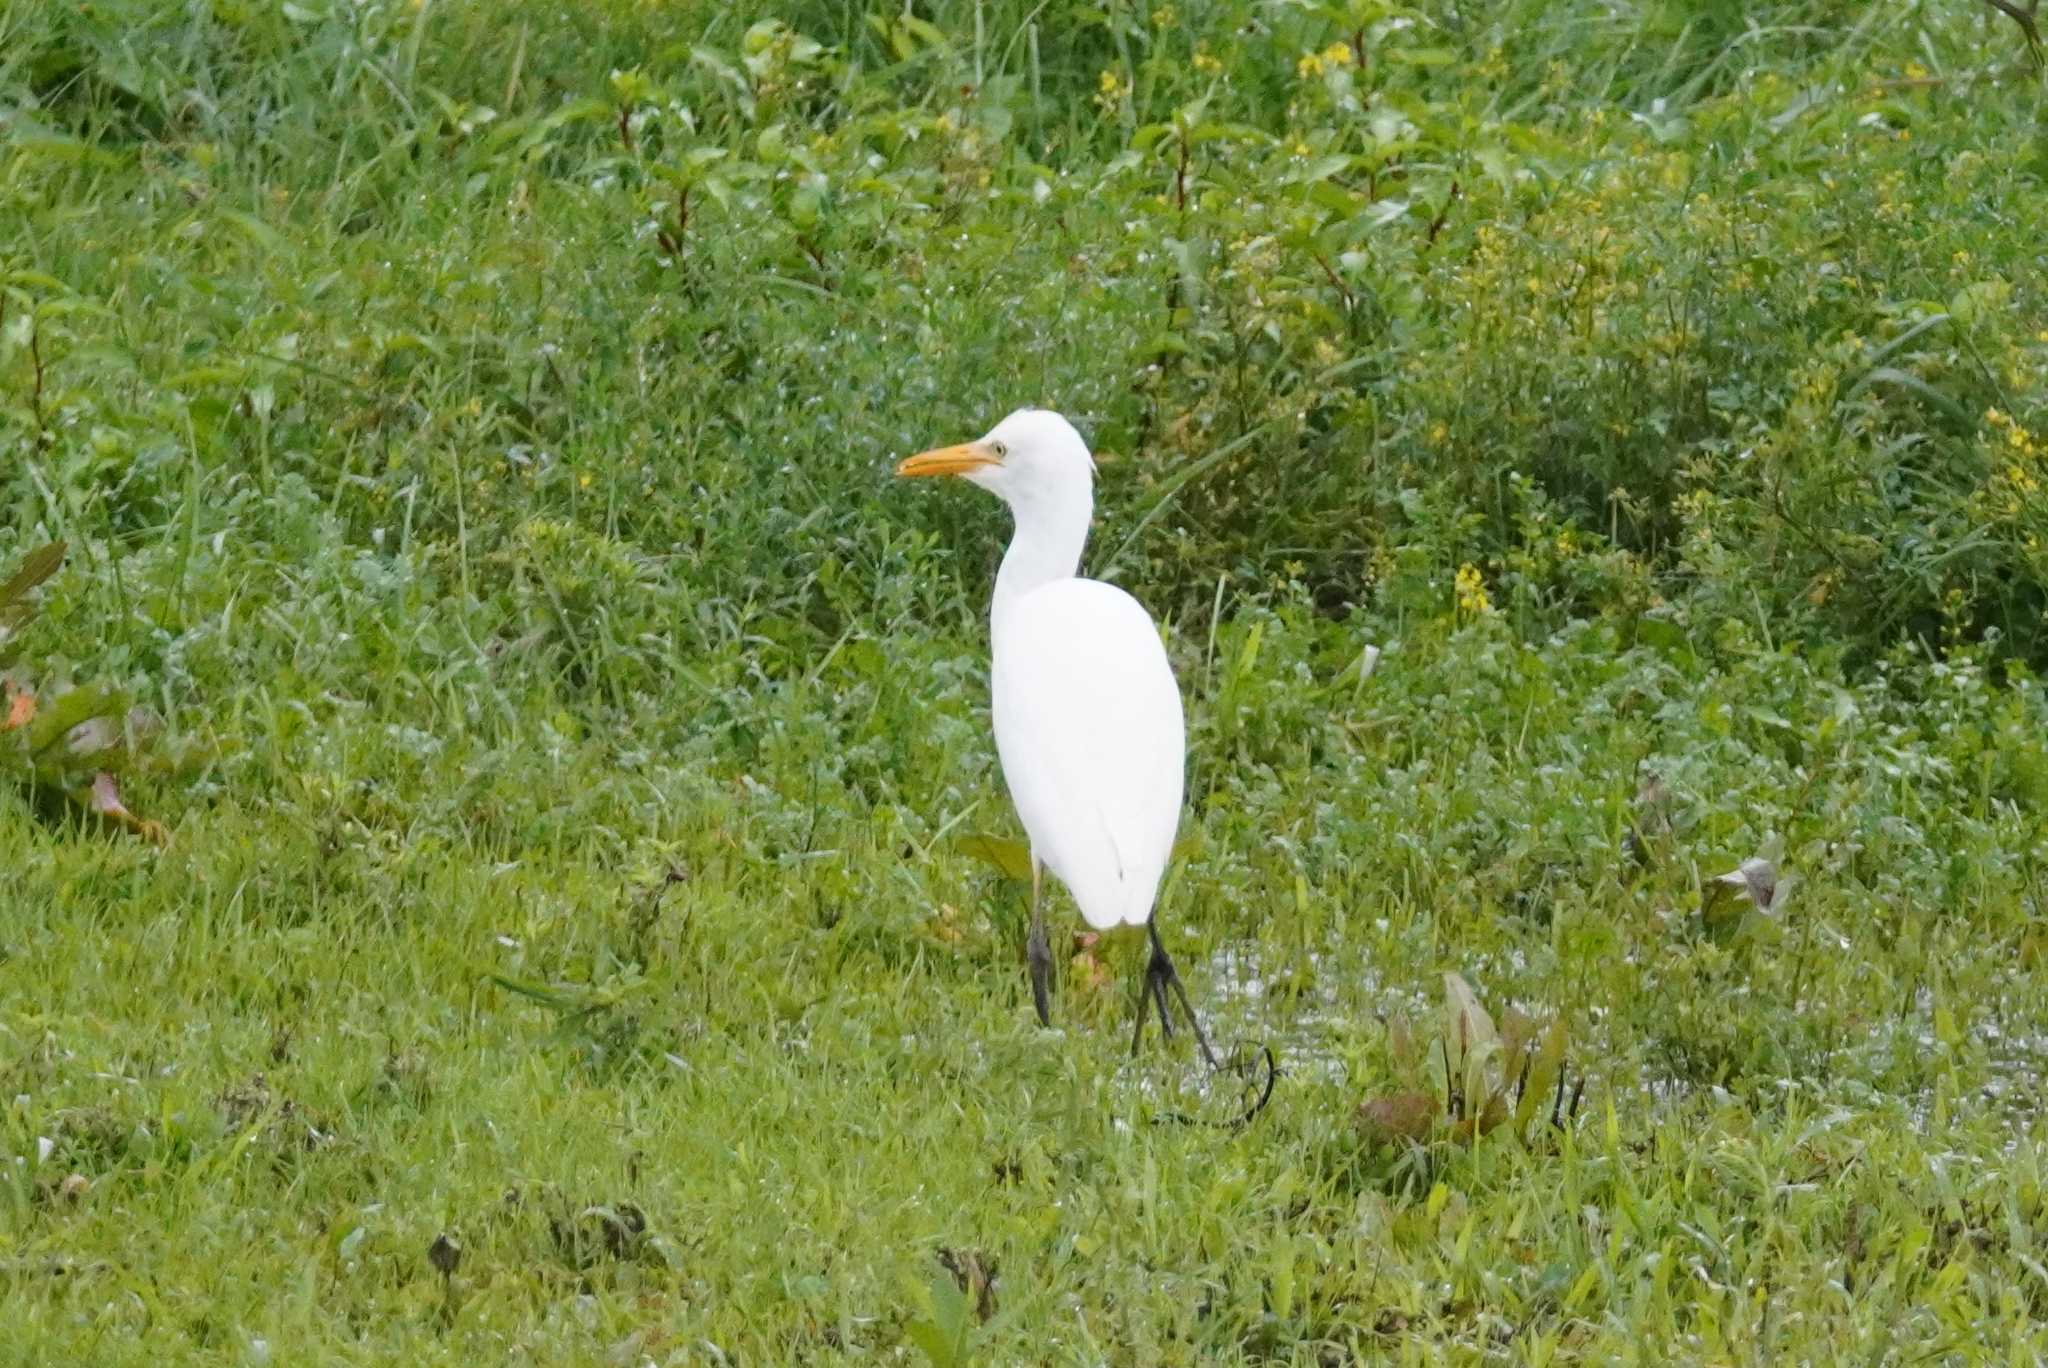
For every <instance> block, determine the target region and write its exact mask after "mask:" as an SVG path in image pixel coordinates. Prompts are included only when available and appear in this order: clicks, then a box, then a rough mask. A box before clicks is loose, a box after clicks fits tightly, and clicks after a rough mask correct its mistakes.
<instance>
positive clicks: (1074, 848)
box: [992, 579, 1187, 928]
mask: <svg viewBox="0 0 2048 1368" xmlns="http://www.w3.org/2000/svg"><path fill="white" fill-rule="evenodd" d="M994 645H995V652H994V654H995V665H994V670H993V680H992V693H993V711H994V716H995V732H996V749H997V751H998V753H999V754H1000V755H1001V756H1002V762H1003V778H1004V780H1005V781H1006V782H1007V784H1008V786H1009V789H1010V797H1011V800H1012V801H1013V802H1014V803H1015V804H1016V805H1017V815H1018V816H1019V818H1021V819H1022V821H1023V823H1024V830H1025V831H1026V833H1028V834H1029V836H1030V838H1031V849H1032V852H1033V854H1034V855H1036V856H1037V858H1038V859H1040V860H1042V861H1043V862H1044V863H1045V864H1046V865H1048V866H1049V867H1050V868H1051V869H1052V871H1053V873H1054V874H1056V875H1058V876H1059V878H1060V881H1061V882H1062V883H1064V884H1066V885H1067V887H1068V889H1069V890H1070V891H1071V892H1072V893H1073V895H1074V901H1075V902H1077V903H1078V904H1079V905H1080V908H1081V915H1082V916H1084V917H1085V918H1087V920H1088V923H1089V924H1090V925H1091V926H1095V927H1099V928H1106V927H1111V926H1116V925H1118V924H1120V923H1121V924H1128V925H1133V926H1135V925H1141V924H1143V923H1144V922H1145V921H1146V919H1147V918H1149V917H1150V916H1151V914H1152V903H1153V899H1154V898H1155V897H1156V896H1157V894H1158V890H1159V880H1160V877H1161V876H1162V875H1163V874H1164V873H1165V871H1166V863H1167V859H1168V858H1169V856H1170V855H1171V854H1172V851H1173V835H1174V830H1175V828H1176V827H1177V826H1178V825H1179V823H1180V801H1181V785H1182V782H1183V770H1184V764H1185V759H1186V748H1187V737H1186V731H1185V728H1184V726H1183V722H1182V717H1181V701H1180V689H1179V688H1178V686H1176V684H1175V683H1174V679H1173V669H1172V667H1171V666H1170V665H1169V664H1168V663H1167V659H1166V651H1165V648H1164V647H1162V646H1161V645H1160V641H1159V630H1158V628H1157V627H1155V626H1154V625H1153V622H1152V619H1151V617H1150V616H1148V615H1147V614H1146V612H1145V610H1144V609H1143V608H1142V607H1140V606H1139V605H1138V602H1137V600H1135V599H1133V598H1132V597H1131V596H1130V595H1129V594H1126V593H1125V592H1124V591H1123V590H1121V589H1118V588H1116V587H1115V586H1113V585H1108V584H1104V583H1102V582H1100V581H1098V580H1085V579H1069V580H1059V581H1056V582H1054V583H1052V584H1048V585H1045V586H1043V587H1042V588H1038V589H1034V590H1032V591H1031V592H1030V593H1028V594H1026V595H1024V596H1023V597H1022V598H1021V599H1020V600H1018V601H1017V602H1016V603H1014V604H1012V605H1009V607H1008V609H1007V611H1005V612H1004V613H1003V614H1002V621H1001V623H1000V624H999V626H998V628H997V631H996V636H995V643H994Z"/></svg>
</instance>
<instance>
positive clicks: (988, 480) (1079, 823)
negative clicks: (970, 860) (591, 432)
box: [896, 409, 1271, 1089]
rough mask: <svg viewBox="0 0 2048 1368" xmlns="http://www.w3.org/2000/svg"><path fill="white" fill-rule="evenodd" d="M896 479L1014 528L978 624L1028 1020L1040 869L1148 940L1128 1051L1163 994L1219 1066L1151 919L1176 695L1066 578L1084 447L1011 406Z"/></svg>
mask: <svg viewBox="0 0 2048 1368" xmlns="http://www.w3.org/2000/svg"><path fill="white" fill-rule="evenodd" d="M896 473H897V474H898V475H907V476H919V475H957V476H960V477H961V478H963V479H966V480H968V481H970V482H972V483H974V484H977V485H980V486H981V487H982V488H983V489H986V490H988V491H989V492H990V493H992V494H994V495H996V496H997V497H998V498H1000V499H1002V500H1003V502H1004V503H1007V504H1008V505H1009V506H1010V514H1011V517H1012V518H1013V520H1014V522H1015V524H1016V532H1015V535H1014V536H1013V538H1012V539H1011V541H1010V549H1009V551H1008V552H1007V553H1006V554H1005V555H1004V556H1003V564H1002V568H1001V570H1000V571H998V572H997V574H996V589H995V603H994V605H993V607H992V609H991V611H990V628H989V637H990V644H991V646H992V649H993V654H994V663H993V667H992V669H991V671H990V693H991V703H992V712H993V715H994V719H995V733H996V752H997V754H998V755H999V756H1000V757H1001V759H1002V765H1003V779H1004V781H1005V782H1006V783H1007V784H1008V786H1009V790H1010V798H1011V801H1012V802H1014V803H1015V804H1016V807H1017V815H1018V817H1019V818H1021V819H1022V820H1023V823H1024V830H1025V833H1026V834H1027V835H1028V836H1029V837H1030V838H1031V935H1030V939H1029V940H1028V941H1027V942H1026V955H1027V958H1028V959H1029V962H1030V966H1031V996H1032V1000H1033V1002H1034V1003H1035V1004H1036V1006H1037V1008H1038V1019H1039V1021H1040V1022H1041V1023H1043V1024H1046V1025H1050V1024H1051V1014H1050V1011H1049V1010H1048V1007H1047V994H1046V975H1047V971H1048V970H1049V969H1050V967H1051V964H1052V956H1051V953H1050V952H1049V951H1048V950H1047V948H1046V939H1045V910H1044V907H1043V905H1042V902H1041V898H1040V893H1041V890H1042V884H1043V877H1042V872H1041V871H1042V870H1043V868H1044V867H1045V866H1048V865H1049V866H1051V868H1052V872H1053V873H1054V874H1056V875H1058V876H1059V879H1060V882H1062V883H1064V884H1065V885H1066V886H1067V888H1068V890H1069V891H1070V892H1071V893H1072V894H1073V895H1074V901H1075V902H1076V903H1078V904H1079V905H1080V908H1081V915H1082V916H1083V917H1085V918H1087V920H1088V924H1089V925H1090V926H1093V927H1095V928H1096V929H1097V930H1108V929H1110V928H1113V927H1117V926H1144V927H1146V928H1147V930H1148V931H1149V933H1150V938H1151V943H1152V954H1151V959H1150V961H1149V962H1148V963H1147V965H1146V969H1145V991H1144V995H1143V996H1142V997H1141V998H1140V999H1139V1001H1138V1020H1137V1026H1136V1029H1135V1030H1134V1031H1133V1032H1132V1034H1131V1049H1132V1051H1133V1052H1134V1053H1135V1052H1136V1050H1137V1048H1138V1045H1139V1043H1140V1042H1141V1041H1142V1040H1143V1039H1144V1034H1145V1018H1146V1015H1147V1008H1148V1004H1149V1005H1150V1006H1154V1007H1157V1009H1158V1012H1159V1024H1160V1029H1161V1032H1162V1034H1164V1035H1167V1036H1171V1035H1172V1034H1173V1021H1172V1018H1171V1016H1170V1014H1169V1012H1168V1010H1167V1009H1168V997H1167V994H1168V993H1169V991H1170V992H1171V993H1172V994H1173V996H1174V998H1175V999H1177V1000H1178V1001H1179V1003H1180V1006H1181V1010H1182V1011H1183V1012H1185V1013H1186V1015H1187V1019H1188V1025H1189V1027H1190V1028H1191V1029H1192V1030H1193V1032H1194V1036H1195V1040H1196V1042H1197V1043H1198V1044H1199V1045H1200V1046H1201V1048H1202V1057H1203V1058H1204V1059H1206V1060H1208V1061H1209V1064H1210V1065H1211V1067H1220V1066H1218V1065H1217V1063H1216V1056H1215V1053H1214V1052H1213V1051H1212V1050H1210V1048H1209V1041H1208V1038H1207V1037H1206V1036H1205V1035H1203V1034H1202V1027H1201V1023H1200V1022H1199V1021H1197V1020H1196V1018H1195V1012H1194V1008H1193V1006H1191V1005H1190V1004H1189V1002H1188V995H1187V990H1186V989H1185V988H1183V987H1182V986H1181V981H1180V975H1179V973H1178V972H1176V971H1175V969H1174V967H1173V959H1172V957H1171V956H1170V955H1168V954H1167V953H1166V945H1165V943H1164V942H1162V941H1161V940H1160V938H1159V924H1158V921H1157V919H1156V918H1155V917H1154V915H1153V903H1154V900H1155V899H1156V898H1157V896H1158V892H1159V880H1160V878H1161V876H1162V875H1164V874H1165V872H1166V863H1167V860H1168V858H1169V857H1170V856H1171V854H1172V852H1173V836H1174V831H1175V829H1176V828H1177V827H1178V826H1179V825H1180V803H1181V787H1182V782H1183V771H1184V765H1185V760H1186V749H1187V734H1186V729H1185V727H1184V725H1183V722H1182V718H1181V703H1180V689H1179V687H1178V686H1177V685H1176V684H1175V683H1174V678H1173V667H1172V666H1171V665H1169V664H1168V663H1167V660H1166V650H1165V648H1164V647H1163V646H1161V644H1160V641H1159V629H1158V628H1157V627H1156V626H1154V625H1153V622H1152V619H1151V617H1150V616H1149V615H1148V614H1147V613H1146V612H1145V610H1144V609H1143V608H1142V607H1140V606H1139V604H1138V601H1137V600H1136V599H1134V598H1132V597H1131V596H1130V595H1129V594H1127V593H1125V592H1124V591H1123V590H1121V589H1119V588H1117V587H1116V586H1114V585H1110V584H1104V583H1103V582H1102V581H1100V580H1091V579H1082V578H1081V577H1080V576H1079V574H1078V571H1079V569H1080V563H1081V548H1082V546H1083V544H1084V543H1085V542H1086V541H1087V540H1088V522H1089V519H1090V517H1091V516H1093V513H1094V508H1095V495H1094V475H1095V461H1094V458H1093V457H1092V456H1090V455H1089V452H1088V445H1087V443H1086V442H1084V441H1083V440H1082V439H1081V434H1080V433H1078V432H1076V431H1075V430H1074V426H1073V424H1071V423H1069V422H1068V421H1067V420H1066V419H1065V418H1062V417H1061V416H1060V415H1059V414H1057V413H1051V412H1048V411H1046V410H1043V409H1019V410H1018V411H1017V412H1015V413H1013V414H1011V415H1010V416H1009V417H1007V418H1005V419H1003V421H1002V422H1000V423H998V424H996V426H995V427H994V428H993V429H991V430H990V431H989V433H988V435H987V436H985V437H983V438H982V439H981V440H979V441H975V442H966V443H963V444H961V445H959V446H949V447H941V448H938V449H937V450H934V451H927V452H924V453H923V454H921V455H917V456H912V457H910V458H909V459H907V460H905V461H904V462H902V463H901V464H900V465H898V466H897V467H896ZM1270 1086H1271V1084H1270V1081H1269V1083H1268V1088H1269V1089H1270Z"/></svg>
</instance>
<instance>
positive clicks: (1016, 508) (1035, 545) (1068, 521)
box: [989, 465, 1095, 640]
mask: <svg viewBox="0 0 2048 1368" xmlns="http://www.w3.org/2000/svg"><path fill="white" fill-rule="evenodd" d="M1060 475H1061V476H1062V477H1063V478H1059V479H1052V480H1047V481H1044V482H1043V483H1038V484H1032V485H1029V486H1022V485H1013V486H1010V487H1008V488H1006V489H1003V490H1001V491H1000V492H1001V494H1002V495H1003V498H1004V501H1005V502H1006V503H1008V504H1009V505H1010V517H1011V518H1012V520H1013V521H1014V522H1015V524H1016V530H1015V532H1014V533H1013V534H1012V535H1011V538H1010V549H1009V550H1008V551H1006V552H1004V553H1003V565H1002V568H1001V569H1000V570H998V571H997V572H996V592H995V602H994V603H993V604H992V605H991V607H990V610H989V612H990V624H989V625H990V631H991V635H992V636H993V637H995V638H996V639H997V640H1001V638H1002V633H1003V618H1004V616H1005V612H1004V610H1005V609H1006V608H1007V607H1008V606H1010V605H1011V604H1014V603H1016V602H1017V601H1018V600H1020V599H1022V598H1023V597H1024V595H1026V594H1028V593H1030V592H1031V591H1032V590H1033V589H1039V588H1043V587H1044V586H1045V585H1048V584H1051V583H1053V582H1054V581H1056V580H1065V579H1072V578H1074V576H1075V575H1077V574H1079V573H1080V569H1081V549H1082V548H1083V547H1084V546H1086V545H1087V543H1088V523H1089V520H1090V519H1091V518H1092V517H1093V516H1094V513H1095V494H1094V491H1093V490H1092V489H1091V488H1090V487H1089V485H1090V481H1089V478H1088V468H1087V466H1085V465H1081V466H1079V467H1078V468H1072V469H1070V470H1066V471H1061V472H1060Z"/></svg>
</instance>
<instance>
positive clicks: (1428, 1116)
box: [1358, 1092, 1438, 1140]
mask: <svg viewBox="0 0 2048 1368" xmlns="http://www.w3.org/2000/svg"><path fill="white" fill-rule="evenodd" d="M1437 1110H1438V1108H1437V1100H1436V1099H1435V1098H1434V1097H1431V1096H1430V1095H1429V1094H1428V1093H1417V1092H1411V1093H1395V1094H1393V1095H1392V1096H1391V1097H1374V1098H1369V1099H1368V1100H1367V1101H1366V1102H1364V1103H1363V1104H1362V1105H1360V1107H1359V1108H1358V1127H1359V1129H1360V1130H1362V1131H1364V1132H1365V1134H1366V1136H1367V1138H1368V1139H1373V1140H1421V1139H1425V1138H1426V1137H1427V1136H1428V1135H1429V1132H1430V1131H1431V1129H1432V1128H1434V1127H1435V1125H1436V1118H1437Z"/></svg>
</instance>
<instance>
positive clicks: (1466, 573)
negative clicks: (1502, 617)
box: [1455, 561, 1493, 617]
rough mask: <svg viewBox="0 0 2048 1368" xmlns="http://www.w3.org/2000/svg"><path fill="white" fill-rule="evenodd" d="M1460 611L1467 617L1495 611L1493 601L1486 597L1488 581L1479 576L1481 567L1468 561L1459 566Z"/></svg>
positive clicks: (1457, 584)
mask: <svg viewBox="0 0 2048 1368" xmlns="http://www.w3.org/2000/svg"><path fill="white" fill-rule="evenodd" d="M1455 587H1456V589H1457V594H1458V611H1459V612H1460V613H1462V614H1464V615H1465V616H1467V617H1479V616H1481V615H1482V614H1485V613H1490V612H1492V611H1493V601H1492V600H1491V599H1489V598H1487V597H1486V581H1485V580H1483V579H1481V578H1480V577H1479V567H1478V566H1476V565H1474V564H1473V563H1472V562H1471V561H1466V562H1465V563H1464V564H1463V565H1461V566H1459V567H1458V578H1457V582H1456V586H1455Z"/></svg>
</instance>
